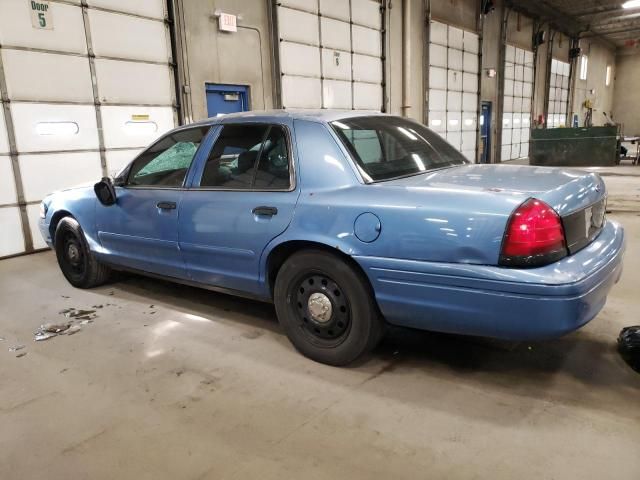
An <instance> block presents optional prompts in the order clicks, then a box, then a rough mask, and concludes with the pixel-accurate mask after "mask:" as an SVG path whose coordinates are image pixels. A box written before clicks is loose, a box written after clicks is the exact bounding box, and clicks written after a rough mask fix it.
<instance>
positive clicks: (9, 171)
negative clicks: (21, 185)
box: [0, 155, 18, 205]
mask: <svg viewBox="0 0 640 480" xmlns="http://www.w3.org/2000/svg"><path fill="white" fill-rule="evenodd" d="M17 201H18V197H17V195H16V186H15V183H14V181H13V168H12V167H11V157H9V155H0V205H7V204H10V203H17Z"/></svg>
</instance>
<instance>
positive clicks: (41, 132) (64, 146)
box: [11, 102, 99, 152]
mask: <svg viewBox="0 0 640 480" xmlns="http://www.w3.org/2000/svg"><path fill="white" fill-rule="evenodd" d="M11 114H12V117H13V123H14V128H15V134H16V144H17V148H18V151H21V152H42V151H52V150H81V149H97V148H98V147H99V144H98V129H97V126H96V114H95V110H94V107H93V105H53V104H43V103H17V102H14V103H12V104H11Z"/></svg>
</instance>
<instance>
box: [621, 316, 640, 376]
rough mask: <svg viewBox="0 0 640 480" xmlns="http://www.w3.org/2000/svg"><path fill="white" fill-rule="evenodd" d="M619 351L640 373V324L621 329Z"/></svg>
mask: <svg viewBox="0 0 640 480" xmlns="http://www.w3.org/2000/svg"><path fill="white" fill-rule="evenodd" d="M618 351H619V352H620V355H621V356H622V358H623V359H624V361H625V362H627V364H628V365H629V366H630V367H631V368H633V369H634V370H635V371H636V372H638V373H640V325H634V326H633V327H625V328H623V329H622V330H621V331H620V336H619V337H618Z"/></svg>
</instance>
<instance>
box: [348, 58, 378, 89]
mask: <svg viewBox="0 0 640 480" xmlns="http://www.w3.org/2000/svg"><path fill="white" fill-rule="evenodd" d="M353 79H354V80H355V81H356V82H372V83H379V84H381V83H382V63H381V62H380V60H379V59H378V58H375V57H369V56H368V55H358V54H354V55H353Z"/></svg>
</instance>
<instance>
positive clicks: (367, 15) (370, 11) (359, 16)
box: [351, 0, 381, 30]
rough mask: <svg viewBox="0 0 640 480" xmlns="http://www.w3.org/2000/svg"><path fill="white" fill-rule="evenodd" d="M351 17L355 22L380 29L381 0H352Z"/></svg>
mask: <svg viewBox="0 0 640 480" xmlns="http://www.w3.org/2000/svg"><path fill="white" fill-rule="evenodd" d="M351 19H352V20H353V22H354V23H356V24H359V25H365V26H367V27H370V28H374V29H376V30H379V29H380V26H381V25H380V23H381V18H380V2H377V1H375V0H351Z"/></svg>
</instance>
